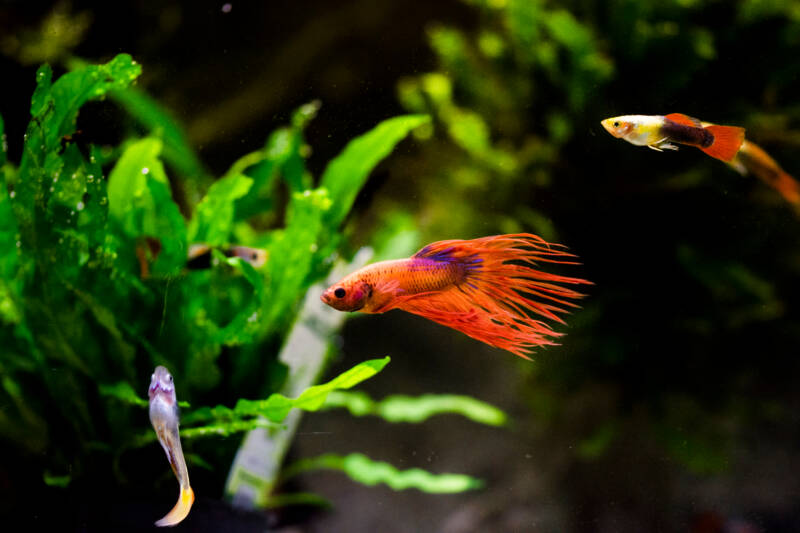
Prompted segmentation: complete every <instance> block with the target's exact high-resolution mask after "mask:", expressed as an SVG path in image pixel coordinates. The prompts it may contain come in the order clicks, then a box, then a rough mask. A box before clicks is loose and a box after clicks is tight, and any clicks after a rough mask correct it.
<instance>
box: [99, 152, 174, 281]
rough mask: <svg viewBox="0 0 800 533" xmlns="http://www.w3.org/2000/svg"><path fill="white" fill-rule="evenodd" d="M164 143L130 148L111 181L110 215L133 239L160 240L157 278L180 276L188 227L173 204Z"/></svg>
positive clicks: (109, 187) (115, 168)
mask: <svg viewBox="0 0 800 533" xmlns="http://www.w3.org/2000/svg"><path fill="white" fill-rule="evenodd" d="M161 146H162V142H161V140H160V139H155V138H151V137H148V138H145V139H141V140H139V141H137V142H135V143H133V144H132V145H130V146H129V147H128V148H127V149H126V150H125V152H124V153H123V154H122V157H120V159H119V161H118V162H117V164H116V165H115V166H114V168H113V170H112V171H111V174H110V175H109V177H108V212H109V218H110V219H111V220H113V221H115V222H116V223H117V224H118V225H119V226H120V227H121V228H122V230H123V231H124V233H125V234H127V235H128V236H129V237H134V238H136V237H151V238H158V239H159V242H160V243H161V251H160V252H159V254H158V256H157V258H156V260H155V262H154V264H153V272H154V273H156V274H176V273H177V272H178V271H179V270H180V268H181V267H182V265H183V264H185V262H186V250H187V246H186V225H185V222H184V220H183V216H182V215H181V214H180V211H179V210H178V206H177V205H176V204H175V202H174V201H173V200H172V193H171V192H170V189H169V184H168V182H167V176H166V174H165V172H164V165H163V164H162V163H161V160H160V159H159V157H158V156H159V153H160V151H161Z"/></svg>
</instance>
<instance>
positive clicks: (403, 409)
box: [324, 391, 508, 426]
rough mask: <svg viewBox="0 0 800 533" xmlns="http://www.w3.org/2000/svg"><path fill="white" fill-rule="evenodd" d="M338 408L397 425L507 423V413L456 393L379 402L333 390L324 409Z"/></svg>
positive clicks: (394, 396)
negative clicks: (440, 418)
mask: <svg viewBox="0 0 800 533" xmlns="http://www.w3.org/2000/svg"><path fill="white" fill-rule="evenodd" d="M335 407H344V408H346V409H347V410H348V411H350V414H352V415H353V416H365V415H375V416H379V417H381V418H383V419H384V420H386V421H387V422H394V423H396V422H410V423H418V422H423V421H425V420H427V419H428V418H430V417H432V416H436V415H441V414H457V415H461V416H464V417H466V418H469V419H470V420H472V421H474V422H478V423H480V424H486V425H489V426H502V425H504V424H505V423H506V422H507V421H508V417H507V416H506V414H505V413H504V412H503V411H501V410H500V409H498V408H497V407H494V406H493V405H489V404H488V403H485V402H482V401H480V400H476V399H475V398H471V397H469V396H461V395H456V394H423V395H422V396H416V397H415V396H404V395H393V396H387V397H386V398H384V399H383V400H381V401H379V402H376V401H375V400H373V399H372V398H370V397H369V395H367V394H366V393H365V392H362V391H355V392H342V391H333V392H331V393H330V394H329V395H328V399H327V400H325V405H324V408H325V409H331V408H335Z"/></svg>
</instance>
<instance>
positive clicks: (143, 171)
mask: <svg viewBox="0 0 800 533" xmlns="http://www.w3.org/2000/svg"><path fill="white" fill-rule="evenodd" d="M149 173H150V169H149V168H147V167H144V168H143V169H142V174H149Z"/></svg>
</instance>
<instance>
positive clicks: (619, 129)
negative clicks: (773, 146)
mask: <svg viewBox="0 0 800 533" xmlns="http://www.w3.org/2000/svg"><path fill="white" fill-rule="evenodd" d="M600 124H601V125H602V126H603V127H604V128H605V129H606V131H607V132H608V133H610V134H611V135H613V136H614V137H616V138H618V139H625V140H626V141H628V142H629V143H631V144H635V145H636V146H647V147H648V148H652V149H653V150H657V151H659V152H660V151H662V150H677V149H678V147H677V146H676V145H675V144H672V143H677V144H685V145H688V146H696V147H697V148H699V149H700V150H702V151H703V152H705V153H707V154H708V155H710V156H711V157H714V158H716V159H720V160H722V161H731V160H732V159H733V158H734V156H735V155H736V152H738V151H739V148H740V147H741V146H742V142H744V128H739V127H736V126H717V125H716V124H708V123H706V124H703V123H702V122H700V121H699V120H697V119H696V118H692V117H689V116H686V115H683V114H681V113H672V114H671V115H666V116H661V115H622V116H619V117H612V118H607V119H605V120H603V121H601V122H600Z"/></svg>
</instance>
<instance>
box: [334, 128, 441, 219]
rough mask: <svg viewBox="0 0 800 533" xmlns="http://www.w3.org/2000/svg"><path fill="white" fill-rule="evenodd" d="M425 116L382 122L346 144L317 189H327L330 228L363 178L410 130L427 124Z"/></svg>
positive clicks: (352, 200) (353, 199)
mask: <svg viewBox="0 0 800 533" xmlns="http://www.w3.org/2000/svg"><path fill="white" fill-rule="evenodd" d="M430 120H431V119H430V116H428V115H402V116H399V117H393V118H390V119H387V120H384V121H383V122H381V123H380V124H378V125H377V126H375V127H374V128H372V129H371V130H370V131H368V132H367V133H364V134H363V135H360V136H358V137H356V138H355V139H353V140H352V141H350V142H349V143H348V144H347V146H345V148H344V150H342V152H341V153H340V154H339V155H337V156H336V157H335V158H333V159H332V160H331V162H330V163H328V166H327V167H326V168H325V172H324V173H323V174H322V179H321V180H320V186H321V187H324V188H325V189H327V190H328V194H329V195H330V198H331V200H332V202H333V206H332V207H331V210H330V212H329V213H328V214H327V215H326V219H327V223H328V224H329V225H331V226H333V227H338V225H339V224H340V223H341V222H342V220H344V217H345V215H346V214H347V213H348V212H349V211H350V208H351V207H352V205H353V202H354V201H355V199H356V195H357V194H358V192H359V191H360V190H361V187H362V186H363V185H364V183H365V182H366V180H367V176H369V173H370V172H372V169H373V168H375V165H377V164H378V163H380V162H381V160H383V158H385V157H386V156H387V155H389V153H390V152H391V151H392V149H394V147H395V145H396V144H397V143H398V142H400V141H401V140H403V138H405V136H406V135H408V133H409V132H410V131H411V130H413V129H414V128H416V127H418V126H421V125H423V124H427V123H428V122H430Z"/></svg>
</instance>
